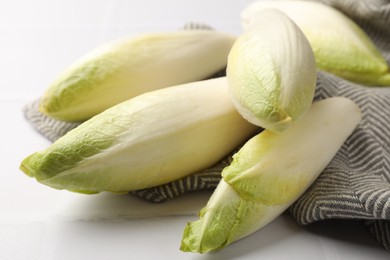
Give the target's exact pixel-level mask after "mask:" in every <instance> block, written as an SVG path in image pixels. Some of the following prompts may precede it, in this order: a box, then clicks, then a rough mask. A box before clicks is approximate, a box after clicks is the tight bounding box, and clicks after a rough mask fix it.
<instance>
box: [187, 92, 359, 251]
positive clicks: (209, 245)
mask: <svg viewBox="0 0 390 260" xmlns="http://www.w3.org/2000/svg"><path fill="white" fill-rule="evenodd" d="M360 120H361V113H360V110H359V108H358V107H357V105H356V104H355V103H353V102H352V101H351V100H349V99H346V98H342V97H334V98H329V99H325V100H322V101H319V102H316V103H314V104H313V105H312V107H311V108H310V110H309V111H308V112H307V113H306V114H305V115H304V116H303V117H302V118H301V119H299V120H298V121H296V122H295V123H294V124H293V125H292V126H291V127H290V128H289V129H287V130H286V131H284V132H281V133H272V132H270V131H268V130H264V131H263V132H262V133H260V134H258V135H256V136H255V137H253V138H252V139H250V140H249V141H248V142H247V143H246V144H245V145H244V146H243V147H242V148H241V149H240V150H239V151H238V153H237V154H236V155H235V156H234V157H233V162H232V163H231V165H230V166H228V167H226V168H225V169H224V170H223V172H222V177H223V179H222V180H221V182H220V183H219V185H218V187H217V189H216V190H215V191H214V193H213V194H212V196H211V198H210V200H209V202H208V203H207V205H206V206H205V208H203V209H202V210H201V213H200V219H199V220H197V221H195V222H193V223H189V224H188V225H187V227H186V228H185V230H184V235H183V239H182V244H181V250H183V251H189V252H198V253H205V252H209V251H214V250H218V249H221V248H223V247H224V246H226V245H228V244H230V243H232V242H234V241H237V240H239V239H241V238H243V237H245V236H247V235H249V234H251V233H253V232H255V231H257V230H259V229H260V228H262V227H263V226H265V225H266V224H268V223H269V222H270V221H272V220H273V219H274V218H276V217H277V216H278V215H280V214H281V213H283V211H284V210H285V209H287V208H288V207H289V206H290V205H291V204H292V203H293V202H294V201H296V200H297V199H298V198H299V196H301V195H302V194H303V192H305V190H306V189H307V188H308V187H309V186H310V185H311V184H312V183H313V181H314V180H315V179H316V178H317V177H318V175H319V174H320V173H321V172H322V170H323V169H324V168H325V167H326V165H327V164H328V163H329V162H330V161H331V159H332V158H333V156H334V155H335V154H336V153H337V151H338V149H339V148H340V147H341V146H342V144H343V143H344V142H345V140H346V139H347V137H348V136H349V135H350V134H351V133H352V131H353V130H354V128H355V127H356V126H357V124H358V123H359V122H360Z"/></svg>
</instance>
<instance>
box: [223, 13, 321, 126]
mask: <svg viewBox="0 0 390 260" xmlns="http://www.w3.org/2000/svg"><path fill="white" fill-rule="evenodd" d="M257 22H258V23H257V26H253V27H252V28H250V29H248V30H247V31H246V32H244V33H243V34H242V35H241V36H240V37H239V38H238V39H237V41H236V42H235V44H234V45H233V48H232V50H231V52H230V54H229V59H228V67H227V77H228V80H229V85H230V89H231V92H232V96H233V103H234V104H235V106H236V107H237V109H238V111H239V112H240V114H241V115H242V116H243V117H244V118H246V119H247V120H248V121H249V122H251V123H253V124H255V125H258V126H261V127H263V128H266V129H268V130H271V131H276V132H280V131H283V130H285V129H286V128H288V127H289V126H290V125H291V123H292V122H293V121H295V120H297V119H298V118H299V117H300V116H301V115H302V114H303V113H305V112H306V111H307V109H308V108H309V107H310V105H311V103H312V101H313V96H314V90H315V84H316V65H315V61H314V55H313V52H312V50H311V47H310V45H309V43H308V42H307V40H306V38H305V36H304V35H303V33H302V32H301V30H300V29H299V28H298V27H297V26H296V25H295V24H294V23H293V22H292V21H291V20H290V19H289V18H288V17H287V16H286V15H284V14H283V13H282V12H280V11H264V12H262V14H261V16H260V17H259V19H258V20H257Z"/></svg>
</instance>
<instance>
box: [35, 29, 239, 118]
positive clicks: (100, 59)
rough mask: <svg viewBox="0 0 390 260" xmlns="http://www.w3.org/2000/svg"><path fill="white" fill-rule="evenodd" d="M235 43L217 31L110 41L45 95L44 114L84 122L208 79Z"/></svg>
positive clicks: (43, 100)
mask: <svg viewBox="0 0 390 260" xmlns="http://www.w3.org/2000/svg"><path fill="white" fill-rule="evenodd" d="M234 40H235V37H233V36H231V35H228V34H224V33H221V32H217V31H213V30H188V31H178V32H167V33H149V34H142V35H138V36H134V37H130V38H122V39H119V40H116V41H113V42H109V43H107V44H105V45H103V46H101V47H99V48H97V49H95V50H93V51H91V52H90V53H87V54H86V55H85V56H84V57H82V58H80V59H79V60H78V61H76V62H75V63H74V64H73V65H71V66H70V67H69V68H67V69H66V70H65V71H64V72H63V73H62V74H61V75H59V77H58V78H57V79H56V80H55V81H54V82H53V83H52V84H51V85H50V86H49V87H48V89H47V90H46V91H45V93H44V94H43V96H42V98H41V101H40V111H41V112H42V113H44V114H46V115H48V116H50V117H52V118H56V119H59V120H63V121H84V120H86V119H89V118H90V117H92V116H94V115H96V114H98V113H100V112H102V111H104V110H105V109H107V108H109V107H111V106H113V105H115V104H117V103H120V102H122V101H125V100H127V99H129V98H132V97H135V96H137V95H139V94H142V93H145V92H147V91H152V90H156V89H160V88H164V87H169V86H173V85H179V84H184V83H188V82H193V81H199V80H203V79H206V78H207V77H209V76H211V75H213V74H215V73H216V72H218V71H220V70H221V69H224V68H225V67H226V63H227V55H228V53H229V51H230V48H231V46H232V44H233V42H234Z"/></svg>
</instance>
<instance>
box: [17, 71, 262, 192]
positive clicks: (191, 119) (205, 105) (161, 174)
mask: <svg viewBox="0 0 390 260" xmlns="http://www.w3.org/2000/svg"><path fill="white" fill-rule="evenodd" d="M255 130H256V127H255V126H254V125H251V124H250V123H248V122H246V121H245V120H244V119H243V118H242V117H241V116H240V115H239V114H238V113H237V111H236V110H235V108H234V106H233V104H232V103H231V99H230V94H229V91H228V86H227V80H226V78H218V79H213V80H206V81H200V82H194V83H188V84H184V85H179V86H174V87H169V88H164V89H160V90H156V91H152V92H148V93H145V94H142V95H140V96H137V97H135V98H133V99H130V100H128V101H126V102H123V103H120V104H118V105H115V106H113V107H111V108H109V109H107V110H106V111H104V112H102V113H101V114H98V115H96V116H95V117H93V118H91V119H90V120H87V121H86V122H84V123H82V124H81V125H80V126H78V127H77V128H75V129H74V130H72V131H70V132H68V133H67V134H66V135H65V136H63V137H62V138H60V139H58V140H57V141H56V142H54V143H53V144H52V145H51V146H50V147H48V148H47V149H46V150H44V151H41V152H37V153H34V154H32V155H30V156H29V157H27V158H26V159H24V160H23V162H22V164H21V169H22V170H23V171H24V172H25V173H26V174H27V175H29V176H32V177H35V178H36V179H37V180H38V181H39V182H41V183H43V184H45V185H48V186H50V187H53V188H56V189H67V190H72V191H79V192H85V193H94V192H101V191H111V192H119V193H120V192H127V191H131V190H137V189H143V188H148V187H153V186H157V185H161V184H164V183H168V182H171V181H173V180H177V179H180V178H182V177H184V176H187V175H190V174H192V173H194V172H196V171H199V170H201V169H204V168H207V167H210V166H211V165H213V164H215V163H217V162H218V161H219V160H221V159H222V158H223V157H224V156H226V155H227V154H228V153H230V152H231V151H232V150H233V149H234V148H235V147H237V146H238V145H239V144H241V143H242V142H243V141H245V140H246V139H247V138H249V137H250V136H251V135H252V134H253V133H254V131H255Z"/></svg>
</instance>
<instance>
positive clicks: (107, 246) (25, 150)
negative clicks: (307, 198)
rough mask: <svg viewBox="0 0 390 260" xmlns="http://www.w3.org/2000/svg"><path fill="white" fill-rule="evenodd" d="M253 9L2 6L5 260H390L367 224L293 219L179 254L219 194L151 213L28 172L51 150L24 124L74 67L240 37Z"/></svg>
mask: <svg viewBox="0 0 390 260" xmlns="http://www.w3.org/2000/svg"><path fill="white" fill-rule="evenodd" d="M248 2H250V1H244V0H241V1H238V0H235V1H233V0H232V1H226V0H213V1H210V0H165V1H158V0H142V1H125V0H122V1H114V0H105V1H103V0H102V1H98V0H82V1H72V0H68V1H53V0H52V1H49V0H37V1H27V0H25V1H23V0H15V1H11V0H9V1H5V0H1V1H0V71H1V85H0V116H1V117H0V118H1V119H2V120H3V123H2V127H1V128H0V129H1V130H0V131H1V133H0V134H1V135H0V137H1V145H0V153H1V154H0V158H1V166H2V170H1V181H0V259H6V260H8V259H10V260H14V259H42V260H47V259H50V260H54V259H55V260H59V259H76V260H77V259H318V260H319V259H332V260H334V259H389V258H390V255H389V253H388V252H386V251H385V250H384V249H382V248H381V247H380V246H378V245H377V244H376V242H375V241H374V239H373V238H372V237H371V236H370V234H369V233H368V231H367V230H366V229H364V227H363V226H362V225H361V224H359V223H354V222H343V221H330V222H323V223H316V224H313V225H311V226H308V227H300V226H298V225H297V224H296V223H295V222H294V221H293V220H292V219H291V217H290V216H289V215H288V214H287V213H285V214H284V215H282V216H281V217H279V218H278V219H276V220H275V221H274V222H272V223H271V224H270V225H268V226H267V227H265V228H264V229H262V230H261V231H259V232H257V233H255V234H254V235H252V236H250V237H248V238H245V239H243V240H241V241H239V242H236V243H234V244H232V245H231V246H229V247H227V248H226V249H224V250H222V251H219V252H216V253H212V254H205V255H197V254H190V253H182V252H181V251H179V245H180V240H181V236H182V232H183V228H184V226H185V224H186V222H188V221H192V220H195V219H196V213H197V212H198V211H199V209H200V208H201V207H202V206H203V205H204V204H205V203H206V201H207V199H208V197H209V195H210V192H200V193H196V194H191V195H187V196H184V197H182V198H179V199H176V200H174V201H171V202H168V203H164V204H158V205H157V204H150V203H147V202H144V201H141V200H138V199H136V198H134V197H131V196H123V195H122V196H120V195H112V194H106V193H102V194H100V195H96V196H88V195H81V194H74V193H70V192H67V191H58V190H54V189H51V188H48V187H46V186H43V185H41V184H39V183H37V182H36V181H35V180H34V179H31V178H28V177H27V176H25V175H24V174H23V173H22V172H21V171H20V170H19V169H18V167H19V164H20V162H21V160H22V159H23V158H24V157H25V156H27V155H29V154H31V153H33V152H35V151H38V150H41V149H44V148H46V147H47V146H48V145H49V144H50V143H49V141H47V140H46V139H45V138H44V137H42V136H41V135H40V134H38V133H37V132H35V130H34V129H32V127H31V126H30V125H29V123H28V122H27V121H26V120H25V119H24V118H23V114H22V107H23V105H24V104H25V103H26V102H28V101H31V100H33V99H35V98H37V97H38V96H40V95H41V94H42V92H43V91H44V90H45V89H46V87H47V86H48V85H49V84H50V82H51V81H52V80H53V79H54V78H55V77H56V76H57V75H58V73H60V72H61V71H62V70H63V69H64V68H65V67H67V66H68V65H69V64H70V63H71V62H72V61H74V60H75V59H77V58H78V57H80V56H81V55H82V54H84V53H85V52H87V51H89V50H91V49H92V48H94V47H96V46H98V45H99V44H101V43H103V42H106V41H108V40H111V39H114V38H116V37H119V36H122V35H129V34H136V33H138V32H146V31H164V30H176V29H177V28H178V27H180V26H182V25H183V24H184V23H186V22H189V21H192V22H204V23H208V24H210V25H212V26H213V27H214V28H216V29H218V30H223V31H226V32H230V33H233V34H237V35H238V34H239V33H240V32H241V28H240V24H239V11H240V10H241V9H242V8H243V7H244V6H245V5H246V4H247V3H248Z"/></svg>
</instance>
